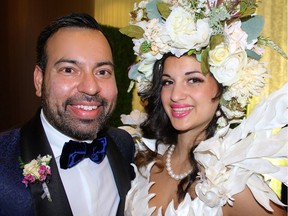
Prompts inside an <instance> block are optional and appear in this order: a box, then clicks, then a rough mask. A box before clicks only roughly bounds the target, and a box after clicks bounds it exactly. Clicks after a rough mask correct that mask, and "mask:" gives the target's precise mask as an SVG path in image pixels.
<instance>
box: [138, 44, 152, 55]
mask: <svg viewBox="0 0 288 216" xmlns="http://www.w3.org/2000/svg"><path fill="white" fill-rule="evenodd" d="M150 48H151V43H149V42H147V41H144V42H143V43H142V44H141V45H140V48H139V50H140V53H147V52H149V51H150Z"/></svg>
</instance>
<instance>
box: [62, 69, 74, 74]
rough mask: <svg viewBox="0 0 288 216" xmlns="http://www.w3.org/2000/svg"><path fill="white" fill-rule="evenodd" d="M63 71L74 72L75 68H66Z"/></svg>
mask: <svg viewBox="0 0 288 216" xmlns="http://www.w3.org/2000/svg"><path fill="white" fill-rule="evenodd" d="M63 71H64V72H65V73H72V71H73V70H72V68H64V69H63Z"/></svg>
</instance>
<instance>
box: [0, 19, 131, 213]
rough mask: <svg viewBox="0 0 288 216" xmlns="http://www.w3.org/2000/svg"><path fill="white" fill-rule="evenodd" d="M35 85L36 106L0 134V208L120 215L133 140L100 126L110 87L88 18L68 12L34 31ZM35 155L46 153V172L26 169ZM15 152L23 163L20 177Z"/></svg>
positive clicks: (109, 106) (108, 65)
mask: <svg viewBox="0 0 288 216" xmlns="http://www.w3.org/2000/svg"><path fill="white" fill-rule="evenodd" d="M34 85H35V89H36V95H37V96H39V97H41V101H42V108H41V109H40V110H39V111H38V113H37V114H36V116H35V117H34V118H33V119H32V120H31V121H30V122H28V123H27V124H26V125H24V126H23V127H22V128H21V129H15V130H12V131H8V132H4V133H2V134H1V135H0V149H1V154H0V174H1V177H0V190H1V196H0V215H61V216H64V215H81V216H82V215H83V216H85V215H101V216H102V215H104V216H106V215H107V216H108V215H113V216H114V215H123V211H124V204H125V195H126V193H127V191H128V190H129V188H130V180H131V179H132V178H133V173H132V172H131V169H130V163H131V162H132V161H133V154H134V145H133V140H132V138H131V137H130V135H128V133H126V132H124V131H122V130H120V129H115V128H107V127H105V122H106V121H107V119H108V118H109V116H110V115H111V113H112V111H113V109H114V108H115V104H116V99H117V86H116V82H115V76H114V65H113V58H112V51H111V47H110V45H109V42H108V40H107V39H106V37H105V36H104V35H103V33H102V31H101V29H100V27H99V24H98V23H97V22H96V21H95V20H94V18H92V17H91V16H89V15H86V14H70V15H68V16H64V17H61V18H59V19H57V20H56V21H54V22H52V23H51V24H50V25H49V26H47V27H46V28H45V29H44V30H43V31H42V32H41V34H40V36H39V38H38V43H37V65H36V67H35V70H34ZM96 138H98V141H95V142H94V141H93V140H96ZM70 140H73V141H70ZM76 141H80V142H79V143H76ZM92 141H93V143H96V144H95V147H92V146H94V144H93V143H92ZM84 142H85V143H86V144H85V143H84ZM63 146H64V148H63ZM79 146H81V148H82V149H81V150H78V149H77V150H76V151H74V152H73V151H72V150H73V149H74V148H78V147H79ZM82 146H83V147H82ZM106 148H107V151H106V152H107V155H106V154H105V149H106ZM62 149H63V150H62ZM83 149H84V150H83ZM89 149H90V150H89ZM99 149H100V151H98V150H99ZM70 150H71V152H70ZM74 150H75V149H74ZM85 150H87V151H86V152H85ZM82 151H84V152H82ZM79 152H81V153H82V154H78V153H79ZM39 155H40V158H41V157H44V156H47V158H49V157H50V156H51V160H50V161H48V163H47V164H48V166H44V167H45V172H43V169H42V168H43V166H41V168H39V167H38V168H37V170H36V172H34V171H32V169H30V168H31V167H30V166H31V164H33V162H31V163H29V162H30V161H32V160H33V159H37V157H38V156H39ZM82 156H87V157H86V158H82ZM18 158H21V160H22V162H23V163H24V164H28V163H29V167H28V165H26V166H25V170H26V171H25V173H24V175H25V178H24V180H23V177H24V176H23V168H22V169H20V165H19V161H18ZM44 158H46V157H44ZM47 158H46V159H47ZM102 159H103V160H102ZM36 165H37V163H36V164H35V163H34V164H33V166H36ZM42 165H43V164H42ZM46 168H47V169H46ZM41 170H42V173H40V171H41ZM50 171H51V173H50ZM28 174H29V175H28ZM37 175H38V176H41V177H40V178H39V179H38V180H36V181H34V179H33V178H34V177H35V176H36V177H37ZM33 176H34V177H33ZM43 176H44V178H43ZM22 180H23V182H21V181H22ZM23 183H25V184H26V185H27V186H28V187H27V188H26V187H25V184H23ZM45 186H47V187H45Z"/></svg>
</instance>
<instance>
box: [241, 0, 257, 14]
mask: <svg viewBox="0 0 288 216" xmlns="http://www.w3.org/2000/svg"><path fill="white" fill-rule="evenodd" d="M255 12H256V6H255V5H248V4H247V2H242V3H241V4H240V13H241V16H240V18H244V17H248V16H251V15H253V14H255Z"/></svg>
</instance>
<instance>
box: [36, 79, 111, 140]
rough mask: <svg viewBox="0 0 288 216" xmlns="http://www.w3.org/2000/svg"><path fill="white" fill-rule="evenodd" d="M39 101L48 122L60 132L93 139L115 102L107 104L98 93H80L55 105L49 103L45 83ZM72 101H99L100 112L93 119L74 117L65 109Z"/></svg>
mask: <svg viewBox="0 0 288 216" xmlns="http://www.w3.org/2000/svg"><path fill="white" fill-rule="evenodd" d="M41 101H42V108H43V112H44V115H45V117H46V119H47V120H48V122H49V123H50V124H51V125H52V126H53V127H54V128H56V129H57V130H58V131H60V132H61V133H63V134H65V135H67V136H69V137H71V138H74V139H77V140H92V139H95V138H96V137H97V133H98V132H99V131H100V130H101V129H103V127H104V126H105V125H106V123H107V121H108V120H109V118H110V116H111V115H112V112H113V110H114V108H115V104H116V101H114V102H112V103H110V104H109V102H108V101H107V100H106V99H105V98H103V97H100V96H99V95H95V96H90V95H86V94H81V95H74V96H72V97H70V98H67V100H66V101H63V103H62V104H61V106H60V107H57V106H55V105H52V104H51V103H50V101H49V93H48V91H46V88H45V85H43V86H42V98H41ZM74 101H89V102H91V101H94V102H97V103H100V104H101V107H102V112H101V113H99V114H98V115H97V117H96V118H94V119H79V118H76V117H75V116H72V115H71V113H70V112H69V111H68V110H67V106H68V105H71V104H73V102H74ZM98 109H99V108H98Z"/></svg>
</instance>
